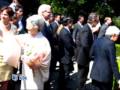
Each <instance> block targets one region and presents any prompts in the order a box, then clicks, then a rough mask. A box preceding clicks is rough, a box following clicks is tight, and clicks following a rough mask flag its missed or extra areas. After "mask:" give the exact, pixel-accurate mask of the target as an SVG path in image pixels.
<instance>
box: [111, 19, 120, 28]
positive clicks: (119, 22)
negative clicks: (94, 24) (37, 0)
mask: <svg viewBox="0 0 120 90" xmlns="http://www.w3.org/2000/svg"><path fill="white" fill-rule="evenodd" d="M112 20H113V23H114V24H115V25H116V26H117V27H119V28H120V17H113V18H112Z"/></svg>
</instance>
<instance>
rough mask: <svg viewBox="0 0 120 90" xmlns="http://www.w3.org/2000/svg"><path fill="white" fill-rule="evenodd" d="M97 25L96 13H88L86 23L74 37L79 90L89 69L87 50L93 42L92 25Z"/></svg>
mask: <svg viewBox="0 0 120 90" xmlns="http://www.w3.org/2000/svg"><path fill="white" fill-rule="evenodd" d="M96 25H97V14H96V13H90V15H89V16H88V21H87V24H85V25H84V26H83V30H82V31H81V32H79V35H78V36H77V37H76V38H77V39H76V41H77V45H78V55H77V63H78V76H79V86H78V88H79V90H81V89H82V88H83V86H84V84H85V82H86V80H87V75H88V71H89V62H90V58H89V51H90V48H91V46H92V43H93V36H92V30H91V29H92V27H93V26H96Z"/></svg>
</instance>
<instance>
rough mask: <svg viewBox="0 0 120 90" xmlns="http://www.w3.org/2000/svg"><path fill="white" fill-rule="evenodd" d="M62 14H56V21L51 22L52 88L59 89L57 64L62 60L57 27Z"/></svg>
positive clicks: (50, 80) (52, 89) (50, 79)
mask: <svg viewBox="0 0 120 90" xmlns="http://www.w3.org/2000/svg"><path fill="white" fill-rule="evenodd" d="M60 18H61V15H60V14H54V21H53V22H51V23H50V31H51V33H52V39H53V42H52V56H51V63H50V78H49V83H50V90H58V88H59V83H58V77H57V78H56V77H55V76H57V72H58V70H59V66H58V65H57V62H59V61H60V57H59V41H58V35H57V29H58V27H59V22H60Z"/></svg>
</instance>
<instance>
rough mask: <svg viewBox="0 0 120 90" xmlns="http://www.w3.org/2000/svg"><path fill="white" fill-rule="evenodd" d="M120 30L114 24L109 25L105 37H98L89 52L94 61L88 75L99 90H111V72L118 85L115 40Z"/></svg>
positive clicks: (119, 75)
mask: <svg viewBox="0 0 120 90" xmlns="http://www.w3.org/2000/svg"><path fill="white" fill-rule="evenodd" d="M119 34H120V30H119V29H118V28H117V27H116V26H109V27H108V28H107V30H106V32H105V37H101V38H98V39H97V40H96V41H95V42H94V44H93V46H92V48H91V52H90V56H91V57H93V60H94V63H93V66H92V70H91V75H90V77H91V78H92V83H93V85H95V86H97V87H99V88H100V90H112V80H113V74H114V76H115V77H116V79H117V80H118V83H119V85H120V73H119V71H118V67H117V63H116V49H115V43H114V42H115V41H116V40H117V39H118V35H119Z"/></svg>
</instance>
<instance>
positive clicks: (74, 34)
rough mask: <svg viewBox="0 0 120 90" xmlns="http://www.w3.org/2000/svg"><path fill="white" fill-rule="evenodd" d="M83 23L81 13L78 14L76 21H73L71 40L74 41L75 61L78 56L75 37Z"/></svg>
mask: <svg viewBox="0 0 120 90" xmlns="http://www.w3.org/2000/svg"><path fill="white" fill-rule="evenodd" d="M83 23H84V16H83V15H79V16H78V21H77V23H75V25H74V28H73V33H72V37H73V41H74V43H75V49H74V52H75V55H74V58H75V61H76V57H77V56H78V49H77V48H78V46H79V45H77V40H76V37H77V35H78V34H79V32H80V31H81V30H82V29H83Z"/></svg>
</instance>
